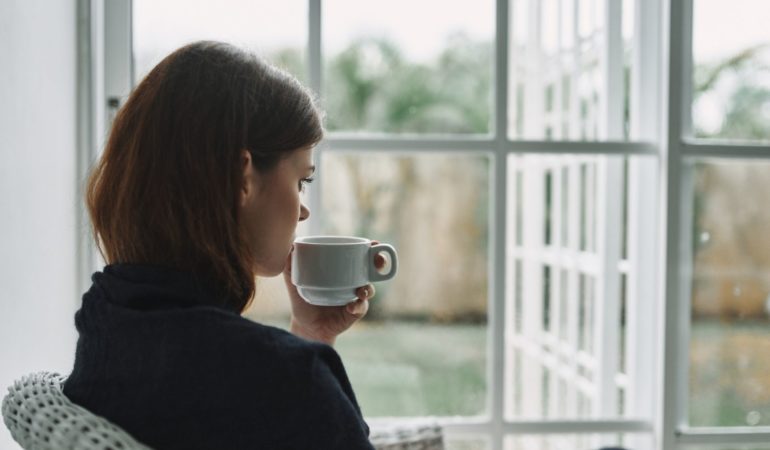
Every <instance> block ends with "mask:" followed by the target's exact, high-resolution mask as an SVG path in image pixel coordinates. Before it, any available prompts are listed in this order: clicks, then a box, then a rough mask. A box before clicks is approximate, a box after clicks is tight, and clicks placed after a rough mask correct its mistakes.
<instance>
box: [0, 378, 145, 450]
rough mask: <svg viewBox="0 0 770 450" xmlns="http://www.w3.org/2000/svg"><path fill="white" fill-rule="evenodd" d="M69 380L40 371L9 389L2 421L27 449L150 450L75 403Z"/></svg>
mask: <svg viewBox="0 0 770 450" xmlns="http://www.w3.org/2000/svg"><path fill="white" fill-rule="evenodd" d="M65 379H66V377H63V376H61V375H59V374H57V373H50V372H40V373H34V374H31V375H27V376H25V377H23V378H22V379H21V380H18V381H16V382H15V383H13V386H11V387H10V388H8V394H7V395H6V396H5V398H4V399H3V407H2V411H3V421H4V422H5V426H7V427H8V429H9V430H10V432H11V436H13V438H14V439H15V440H16V442H18V443H19V444H20V445H21V446H22V448H24V449H25V450H75V449H77V450H128V449H136V450H140V449H141V450H149V448H148V447H146V446H144V445H142V444H140V443H139V442H137V441H136V440H135V439H133V438H132V437H131V436H129V435H128V434H127V433H126V432H125V431H123V430H121V429H120V428H118V427H117V426H115V425H114V424H112V423H110V422H109V421H107V420H105V419H103V418H101V417H98V416H96V415H94V414H92V413H90V412H89V411H87V410H85V409H83V408H81V407H80V406H77V405H75V404H74V403H72V402H71V401H70V400H69V399H68V398H67V397H66V396H65V395H64V393H63V392H62V384H63V383H64V380H65Z"/></svg>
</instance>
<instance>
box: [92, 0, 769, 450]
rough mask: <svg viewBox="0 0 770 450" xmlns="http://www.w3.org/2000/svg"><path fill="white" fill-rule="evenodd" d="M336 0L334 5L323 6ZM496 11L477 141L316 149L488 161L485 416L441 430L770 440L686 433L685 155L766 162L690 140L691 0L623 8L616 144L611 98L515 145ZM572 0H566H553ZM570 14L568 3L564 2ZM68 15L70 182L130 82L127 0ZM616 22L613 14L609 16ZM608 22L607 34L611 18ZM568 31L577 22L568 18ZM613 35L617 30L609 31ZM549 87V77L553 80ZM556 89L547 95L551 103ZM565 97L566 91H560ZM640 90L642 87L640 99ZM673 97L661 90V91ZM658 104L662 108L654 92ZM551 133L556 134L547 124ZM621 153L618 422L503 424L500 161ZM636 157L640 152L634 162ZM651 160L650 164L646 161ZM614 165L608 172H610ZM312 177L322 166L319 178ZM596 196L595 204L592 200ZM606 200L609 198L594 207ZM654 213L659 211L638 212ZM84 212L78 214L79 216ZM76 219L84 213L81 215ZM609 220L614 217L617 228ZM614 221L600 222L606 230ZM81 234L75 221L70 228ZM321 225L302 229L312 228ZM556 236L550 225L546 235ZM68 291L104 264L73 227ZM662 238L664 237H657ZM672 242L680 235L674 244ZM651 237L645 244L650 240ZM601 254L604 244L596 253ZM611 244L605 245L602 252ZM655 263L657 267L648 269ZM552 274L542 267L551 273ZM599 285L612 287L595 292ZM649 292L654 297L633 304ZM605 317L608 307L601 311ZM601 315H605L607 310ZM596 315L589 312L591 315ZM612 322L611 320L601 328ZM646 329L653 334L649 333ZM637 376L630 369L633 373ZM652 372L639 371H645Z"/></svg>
mask: <svg viewBox="0 0 770 450" xmlns="http://www.w3.org/2000/svg"><path fill="white" fill-rule="evenodd" d="M307 1H308V31H309V33H308V67H309V75H310V76H309V84H310V87H311V88H312V89H313V90H314V91H316V92H322V86H323V82H322V66H321V64H322V54H321V52H322V41H321V39H322V32H321V27H322V21H321V12H322V8H321V1H322V0H307ZM327 1H333V0H327ZM494 1H495V7H496V21H495V23H496V30H495V58H494V61H495V67H494V79H495V82H494V96H493V97H494V106H493V109H494V125H493V129H492V132H491V134H490V135H485V136H451V137H448V136H440V137H436V136H426V137H425V138H412V137H399V136H372V137H371V138H362V137H360V136H351V135H345V134H338V133H332V134H331V135H330V136H329V137H328V138H327V139H325V141H324V142H323V143H322V144H321V145H320V152H322V153H323V152H335V151H357V152H366V151H378V152H390V151H393V152H400V153H403V152H412V153H415V154H417V153H421V152H442V153H454V152H457V153H458V154H460V153H465V152H468V151H472V152H477V153H479V154H485V155H487V156H489V158H490V161H491V162H492V164H491V165H490V167H491V169H490V182H489V185H490V194H491V196H490V201H491V205H492V208H490V210H491V213H490V231H491V233H490V241H489V267H490V268H491V269H492V270H491V271H490V274H489V286H490V289H489V298H488V305H489V309H488V317H489V320H488V333H489V335H488V337H489V339H488V346H489V347H488V351H487V355H488V368H487V369H488V370H487V377H488V383H487V386H488V393H487V405H488V414H487V415H486V416H482V417H474V418H446V419H442V421H443V423H444V425H445V430H446V433H447V435H448V436H449V437H450V438H451V437H458V438H461V437H466V436H467V437H482V438H483V439H486V440H487V441H488V443H489V448H491V449H495V450H498V449H502V448H503V445H504V439H505V438H506V437H507V436H516V435H519V436H520V435H524V434H563V433H581V434H582V433H586V434H590V433H613V434H618V433H647V434H652V436H653V446H654V448H656V449H666V450H668V449H679V448H686V446H687V445H691V444H696V445H699V446H703V445H709V446H710V445H714V446H724V445H738V446H741V445H748V444H758V443H767V442H770V427H762V428H758V427H755V428H688V427H686V426H685V424H686V410H687V397H686V396H687V391H688V389H687V388H688V385H687V375H688V369H689V368H688V364H687V361H688V355H689V353H688V352H689V347H688V344H689V326H690V323H689V317H690V298H689V292H688V286H689V278H687V277H688V275H687V274H688V273H689V268H688V267H682V264H687V263H689V261H688V260H687V258H686V256H687V255H689V253H688V249H687V248H683V246H686V245H687V243H689V241H690V240H689V239H688V238H687V237H688V236H687V233H688V231H687V227H686V225H687V224H688V220H689V219H690V216H689V215H688V214H689V213H690V212H689V211H687V210H686V209H687V208H686V206H687V204H688V201H687V200H688V199H690V198H691V196H688V194H689V193H688V192H686V188H687V186H690V184H688V177H689V176H690V174H689V172H688V169H687V166H686V165H685V164H684V160H685V159H686V158H689V157H719V158H761V159H770V147H768V146H765V145H750V144H749V145H734V144H729V145H728V144H723V143H717V142H713V141H709V142H703V141H696V140H693V139H690V138H688V137H687V136H689V129H690V120H691V119H690V107H689V105H690V92H691V89H692V76H691V73H692V64H691V60H692V57H691V55H692V39H691V38H692V33H691V30H692V1H693V0H636V1H635V2H634V5H635V11H634V21H635V25H634V36H633V48H634V61H633V64H632V70H633V73H632V83H633V84H632V87H631V99H632V100H631V107H632V113H631V120H632V123H631V134H630V141H629V142H620V141H617V139H619V133H620V130H619V127H620V126H622V124H620V123H619V122H618V118H619V117H620V114H619V112H618V109H617V108H618V105H617V103H611V102H607V101H604V102H602V103H601V105H600V111H599V120H600V125H599V127H600V130H602V131H601V132H600V134H601V135H602V136H603V137H605V138H608V137H609V138H614V139H615V141H613V140H605V141H600V142H575V141H548V142H546V141H536V140H512V139H510V138H509V137H508V127H509V124H508V107H509V102H508V99H509V92H508V89H509V86H508V80H509V69H508V63H509V61H508V59H509V38H508V37H509V34H510V33H509V31H510V30H509V28H510V24H511V23H514V21H513V20H509V19H510V14H509V0H494ZM561 1H572V2H575V3H577V0H561ZM602 1H604V2H605V6H606V8H605V14H608V15H609V17H610V18H611V17H615V18H617V17H618V15H619V14H620V11H619V9H620V8H621V6H620V5H621V2H620V1H619V0H602ZM575 11H577V9H575ZM78 20H79V39H80V42H79V47H78V48H79V50H80V51H79V66H78V67H79V70H80V73H81V78H80V84H79V91H78V92H79V94H78V95H79V97H78V98H79V117H80V125H79V127H80V128H79V142H80V145H79V149H80V150H79V151H80V154H79V155H78V158H79V161H81V164H80V167H81V172H80V175H81V180H82V179H83V178H84V176H85V173H86V168H87V167H88V164H87V162H89V161H93V160H94V158H95V157H96V155H98V153H99V151H100V149H101V148H103V145H104V138H105V136H106V130H107V128H108V124H109V121H110V108H111V107H110V106H109V104H108V100H109V99H118V100H119V101H121V100H122V99H125V97H126V96H127V95H128V94H129V92H130V90H131V88H132V85H133V80H132V76H133V70H132V54H131V45H132V37H131V22H132V17H131V0H78ZM612 20H615V19H612ZM612 20H608V23H611V24H615V25H617V27H613V28H612V29H611V30H610V33H609V34H610V35H612V36H615V37H617V33H619V29H618V27H619V24H618V23H616V22H613V21H612ZM575 28H576V29H577V25H576V26H575ZM613 33H614V34H613ZM612 36H610V38H609V39H607V38H605V39H604V45H603V47H602V57H601V58H600V59H601V60H603V61H606V59H607V58H617V57H618V55H619V54H620V55H621V56H620V57H622V49H619V45H622V44H619V43H622V39H613V38H612ZM610 78H612V77H609V78H607V79H605V83H606V84H605V86H604V89H605V91H604V92H606V93H607V95H606V96H605V98H610V99H612V98H617V96H618V95H619V93H620V89H621V86H622V85H619V84H618V79H617V78H616V77H615V78H612V79H610ZM557 84H558V83H557ZM559 90H560V88H557V89H555V94H554V95H555V98H556V102H559V101H560V99H561V96H560V95H557V94H558V92H559ZM571 90H572V94H573V95H574V94H575V92H576V90H577V89H576V86H575V85H574V84H573V86H572V87H571ZM642 93H644V95H642ZM668 94H672V95H668ZM666 98H668V102H667V103H666V102H664V101H663V99H666ZM556 136H559V133H558V132H557V134H556ZM525 153H532V154H565V155H581V154H582V155H596V154H599V155H602V154H604V155H619V156H627V157H629V158H630V159H631V160H632V161H633V162H634V163H633V164H630V165H629V174H628V176H629V183H628V186H629V192H628V198H627V201H628V202H629V230H628V234H629V236H635V238H634V239H629V241H628V246H629V247H628V261H627V262H625V263H624V264H621V265H620V267H619V268H618V269H619V270H620V271H621V272H623V271H625V272H629V271H632V270H633V271H634V274H635V275H636V276H633V277H630V278H629V283H628V286H627V296H628V297H627V298H628V300H627V301H628V308H629V309H628V317H632V318H634V320H629V321H628V330H627V336H628V340H627V344H626V345H627V346H629V348H632V349H633V351H632V352H628V353H627V355H629V359H628V362H627V364H628V368H627V372H628V373H629V374H630V375H629V377H628V378H627V380H625V381H624V382H625V383H628V384H629V389H630V390H632V391H634V392H635V393H636V395H634V396H633V397H630V398H628V402H629V405H628V409H629V411H630V415H629V417H631V418H628V419H625V418H624V419H618V420H545V421H541V420H532V421H522V420H507V419H506V417H505V414H504V413H505V409H504V408H505V405H504V398H505V395H503V393H504V392H505V391H506V389H508V388H509V386H506V380H505V373H506V367H505V366H506V358H505V355H506V326H507V321H506V316H507V311H506V308H507V306H508V305H507V302H506V298H507V295H508V294H507V290H511V289H513V286H512V285H511V284H510V283H506V280H511V279H512V278H511V277H510V276H509V275H510V273H511V271H512V270H513V269H512V267H510V265H508V266H506V264H507V262H508V258H507V255H506V252H507V249H508V248H509V246H508V242H507V239H508V229H509V223H508V215H509V214H508V213H507V208H508V205H509V198H508V195H509V190H508V179H509V174H508V171H509V167H508V164H507V160H508V156H509V155H515V154H525ZM637 156H647V158H637ZM650 156H652V158H649V157H650ZM615 171H616V172H617V168H616V170H615ZM319 175H320V176H323V174H319ZM319 191H320V190H319V189H311V190H310V199H309V202H310V203H311V206H313V205H320V202H321V196H320V192H319ZM600 203H601V202H600ZM603 204H605V205H611V204H617V201H616V200H615V201H613V202H610V203H603ZM644 211H657V213H658V214H657V216H654V215H649V214H644V213H643V212H644ZM81 216H83V217H85V216H84V212H83V211H81ZM81 225H85V219H83V223H82V224H81ZM615 225H617V224H615ZM615 225H611V226H615ZM81 228H82V227H81ZM319 228H320V224H319V222H318V221H313V222H311V223H310V232H311V233H317V232H318V231H320V230H319ZM554 232H555V233H558V232H559V230H555V231H554ZM79 238H80V242H79V249H80V252H79V256H78V261H77V263H78V267H80V276H79V287H80V292H84V291H85V290H86V289H87V287H88V285H89V280H88V277H87V274H90V273H91V272H93V271H94V270H96V269H97V268H99V267H101V263H100V261H99V259H98V258H95V257H94V253H95V252H94V251H93V245H92V244H90V242H91V237H90V235H88V234H87V233H80V235H79ZM667 243H670V245H667ZM675 243H684V244H681V245H674V244H675ZM652 244H654V245H652ZM605 250H606V249H605ZM610 251H612V252H614V251H615V250H612V249H610ZM655 267H659V269H657V270H654V269H652V268H655ZM553 275H555V274H552V276H553ZM603 289H613V286H604V287H603ZM650 299H655V301H644V300H650ZM610 315H611V314H610ZM610 315H608V316H610ZM602 317H604V316H600V317H599V319H601V318H602ZM607 323H609V322H607ZM650 330H656V332H655V333H654V336H649V333H650ZM642 373H644V374H653V375H656V376H654V377H653V378H652V379H653V381H652V382H646V383H645V382H640V380H642V378H641V377H640V376H639V374H642ZM635 374H636V375H635ZM648 379H650V378H648Z"/></svg>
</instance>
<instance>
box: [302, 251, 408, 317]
mask: <svg viewBox="0 0 770 450" xmlns="http://www.w3.org/2000/svg"><path fill="white" fill-rule="evenodd" d="M379 253H387V254H388V256H390V270H389V271H388V272H387V273H384V274H383V273H380V271H379V270H378V269H377V267H375V265H374V258H375V256H377V255H378V254H379ZM397 269H398V255H397V254H396V249H395V248H393V246H391V245H388V244H375V245H372V241H370V240H369V239H364V238H360V237H348V236H307V237H301V238H297V239H296V240H295V241H294V252H293V253H292V255H291V281H292V283H294V285H295V286H297V291H298V292H299V295H300V296H301V297H302V298H303V299H305V301H307V302H308V303H310V304H313V305H321V306H340V305H345V304H348V303H350V302H352V301H354V300H356V298H357V296H356V289H357V288H359V287H361V286H366V285H367V284H369V283H371V282H375V281H385V280H390V279H391V278H393V277H394V276H395V275H396V270H397Z"/></svg>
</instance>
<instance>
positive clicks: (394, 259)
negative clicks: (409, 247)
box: [369, 244, 398, 281]
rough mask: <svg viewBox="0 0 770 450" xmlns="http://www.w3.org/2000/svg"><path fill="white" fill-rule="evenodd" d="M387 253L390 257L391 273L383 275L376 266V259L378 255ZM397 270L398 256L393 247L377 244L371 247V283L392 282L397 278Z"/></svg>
mask: <svg viewBox="0 0 770 450" xmlns="http://www.w3.org/2000/svg"><path fill="white" fill-rule="evenodd" d="M381 252H385V253H387V254H388V255H390V271H389V272H388V273H385V274H382V273H380V271H379V270H377V267H376V266H375V265H374V257H375V256H377V254H378V253H381ZM396 270H398V255H397V254H396V249H395V248H393V246H392V245H388V244H377V245H373V246H371V247H369V281H385V280H390V279H391V278H393V277H394V276H396Z"/></svg>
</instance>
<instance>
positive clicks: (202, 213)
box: [86, 41, 323, 311]
mask: <svg viewBox="0 0 770 450" xmlns="http://www.w3.org/2000/svg"><path fill="white" fill-rule="evenodd" d="M322 136H323V129H322V125H321V117H320V113H319V111H318V109H317V108H316V106H315V104H314V102H313V100H312V96H311V95H310V94H309V93H308V91H307V90H306V89H305V88H303V87H302V86H301V85H300V84H299V82H298V81H297V80H296V79H295V78H294V77H292V76H291V75H288V74H287V73H285V72H283V71H281V70H279V69H276V68H275V67H272V66H271V65H269V64H267V63H265V62H264V61H262V60H261V59H259V58H258V57H256V56H255V55H253V54H251V53H249V52H246V51H243V50H241V49H238V48H236V47H233V46H231V45H228V44H224V43H220V42H208V41H205V42H196V43H193V44H190V45H187V46H185V47H182V48H180V49H179V50H177V51H175V52H174V53H172V54H170V55H169V56H167V57H166V58H165V59H164V60H163V61H161V62H160V63H159V64H158V65H157V66H155V68H154V69H153V70H152V71H151V72H150V73H149V74H148V75H147V76H146V77H145V78H144V80H142V82H141V83H139V85H138V86H137V87H136V89H135V90H134V91H133V92H132V93H131V95H130V96H129V98H128V100H127V101H126V104H125V105H124V106H123V107H122V108H121V109H120V111H119V112H118V114H117V116H116V117H115V121H114V123H113V125H112V131H111V133H110V136H109V140H108V141H107V145H106V147H105V149H104V153H103V155H102V157H101V159H100V160H99V162H98V163H97V165H96V166H95V167H94V168H93V171H92V172H91V175H90V177H89V180H88V186H87V189H86V203H87V206H88V211H89V214H90V216H91V222H92V225H93V233H94V238H95V240H96V243H97V246H98V248H99V251H100V252H101V254H102V256H103V257H104V259H105V261H106V262H107V263H108V264H115V263H140V264H152V265H159V266H165V267H171V268H176V269H181V270H186V271H190V272H192V273H194V274H195V275H196V276H198V277H201V278H203V279H206V280H209V281H212V282H214V283H216V284H217V285H218V286H219V287H220V288H222V289H224V290H225V292H224V294H225V295H223V297H222V298H219V299H216V300H215V301H216V302H220V303H223V305H222V306H227V307H230V308H234V309H236V310H238V311H243V310H244V309H245V308H246V307H247V306H248V304H249V302H250V301H251V299H252V297H253V295H254V291H255V280H254V275H253V273H252V261H253V255H251V254H250V252H249V250H248V247H247V245H246V241H245V239H244V237H243V236H242V235H241V233H240V232H239V227H238V223H239V212H238V211H239V208H238V199H239V190H240V188H241V186H242V181H243V167H242V155H241V153H242V150H243V149H246V150H248V151H249V152H250V153H251V156H252V161H253V165H254V167H255V168H256V169H257V170H258V171H260V172H266V171H269V170H271V169H272V168H273V167H274V166H275V165H276V164H277V163H278V161H279V160H280V159H281V158H283V157H286V156H288V155H289V154H290V153H291V152H292V151H294V150H296V149H299V148H304V147H307V146H311V145H315V144H316V143H318V141H319V140H320V139H321V138H322ZM269 213H270V212H269V211H265V214H269Z"/></svg>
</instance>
